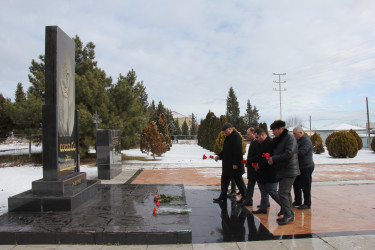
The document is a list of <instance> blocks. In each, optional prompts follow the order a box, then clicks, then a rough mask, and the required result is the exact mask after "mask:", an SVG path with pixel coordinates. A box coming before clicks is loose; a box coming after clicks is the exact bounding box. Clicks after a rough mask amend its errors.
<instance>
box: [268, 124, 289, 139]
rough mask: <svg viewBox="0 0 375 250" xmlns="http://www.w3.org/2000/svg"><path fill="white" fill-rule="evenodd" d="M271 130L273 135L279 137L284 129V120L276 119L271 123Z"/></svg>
mask: <svg viewBox="0 0 375 250" xmlns="http://www.w3.org/2000/svg"><path fill="white" fill-rule="evenodd" d="M270 127H271V130H272V133H273V134H274V136H275V137H279V136H280V135H281V133H282V132H283V131H284V129H285V122H284V121H282V120H276V121H274V122H273V123H272V124H271V126H270Z"/></svg>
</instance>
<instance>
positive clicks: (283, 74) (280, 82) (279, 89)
mask: <svg viewBox="0 0 375 250" xmlns="http://www.w3.org/2000/svg"><path fill="white" fill-rule="evenodd" d="M273 75H274V76H279V81H278V82H277V81H273V82H274V83H278V84H279V88H278V89H276V88H273V90H274V91H279V96H280V120H282V112H281V91H286V89H285V88H284V89H281V84H282V83H286V81H283V82H282V81H281V80H280V77H281V76H285V75H286V73H282V74H276V73H273Z"/></svg>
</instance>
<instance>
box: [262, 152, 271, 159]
mask: <svg viewBox="0 0 375 250" xmlns="http://www.w3.org/2000/svg"><path fill="white" fill-rule="evenodd" d="M262 157H266V158H267V159H268V158H270V153H263V154H262Z"/></svg>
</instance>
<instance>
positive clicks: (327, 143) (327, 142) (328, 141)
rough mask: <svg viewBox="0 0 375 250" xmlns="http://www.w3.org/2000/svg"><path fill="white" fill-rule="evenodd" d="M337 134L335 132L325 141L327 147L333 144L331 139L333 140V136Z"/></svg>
mask: <svg viewBox="0 0 375 250" xmlns="http://www.w3.org/2000/svg"><path fill="white" fill-rule="evenodd" d="M334 133H335V132H333V133H332V134H329V135H328V136H327V138H326V141H325V144H326V147H327V148H328V145H329V143H330V142H331V139H332V136H333V134H334Z"/></svg>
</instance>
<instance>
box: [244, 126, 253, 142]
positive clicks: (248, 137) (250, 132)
mask: <svg viewBox="0 0 375 250" xmlns="http://www.w3.org/2000/svg"><path fill="white" fill-rule="evenodd" d="M254 132H255V128H249V129H248V130H247V131H246V134H247V139H249V140H254V139H255V135H254Z"/></svg>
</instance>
